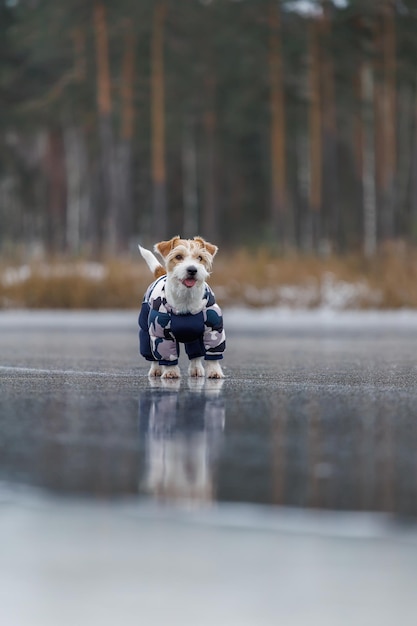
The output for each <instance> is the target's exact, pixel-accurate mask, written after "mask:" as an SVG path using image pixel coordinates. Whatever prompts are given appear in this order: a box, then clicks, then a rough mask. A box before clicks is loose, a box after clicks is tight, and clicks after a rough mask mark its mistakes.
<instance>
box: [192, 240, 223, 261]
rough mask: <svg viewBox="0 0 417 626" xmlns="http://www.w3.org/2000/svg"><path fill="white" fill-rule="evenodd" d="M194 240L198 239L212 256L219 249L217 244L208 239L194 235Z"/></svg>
mask: <svg viewBox="0 0 417 626" xmlns="http://www.w3.org/2000/svg"><path fill="white" fill-rule="evenodd" d="M194 241H197V242H198V243H199V244H200V246H201V247H202V248H205V249H206V250H207V251H208V253H209V254H211V256H212V257H214V256H215V254H216V252H217V250H218V247H217V246H215V245H213V244H212V243H209V242H208V241H205V240H204V239H203V238H202V237H194Z"/></svg>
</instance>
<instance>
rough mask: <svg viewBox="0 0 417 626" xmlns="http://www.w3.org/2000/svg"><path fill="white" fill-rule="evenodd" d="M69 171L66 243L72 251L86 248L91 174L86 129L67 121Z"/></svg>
mask: <svg viewBox="0 0 417 626" xmlns="http://www.w3.org/2000/svg"><path fill="white" fill-rule="evenodd" d="M64 144H65V162H66V171H67V223H66V244H67V249H68V251H69V252H70V253H71V254H78V253H79V252H81V251H82V250H83V244H84V243H85V237H86V234H87V228H88V222H89V217H90V209H91V198H90V193H91V191H90V174H89V164H88V158H87V147H86V144H85V140H84V135H83V132H82V130H81V129H80V128H77V126H75V125H74V124H71V123H67V125H66V128H65V132H64Z"/></svg>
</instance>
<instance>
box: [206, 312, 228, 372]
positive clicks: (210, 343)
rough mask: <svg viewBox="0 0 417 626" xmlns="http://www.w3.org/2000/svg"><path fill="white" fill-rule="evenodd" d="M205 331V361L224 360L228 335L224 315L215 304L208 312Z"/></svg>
mask: <svg viewBox="0 0 417 626" xmlns="http://www.w3.org/2000/svg"><path fill="white" fill-rule="evenodd" d="M204 323H205V330H204V348H205V350H206V354H205V357H204V358H205V359H206V360H207V361H210V360H212V361H214V360H217V359H222V358H223V352H224V350H225V348H226V335H225V332H224V329H223V315H222V311H221V308H220V307H219V305H218V304H216V303H214V304H212V305H211V306H210V307H208V308H207V310H206V319H205V322H204Z"/></svg>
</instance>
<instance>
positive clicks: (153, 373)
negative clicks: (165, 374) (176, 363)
mask: <svg viewBox="0 0 417 626" xmlns="http://www.w3.org/2000/svg"><path fill="white" fill-rule="evenodd" d="M161 375H162V366H161V365H159V363H158V361H152V363H151V367H150V369H149V372H148V376H150V377H151V378H158V377H159V376H161Z"/></svg>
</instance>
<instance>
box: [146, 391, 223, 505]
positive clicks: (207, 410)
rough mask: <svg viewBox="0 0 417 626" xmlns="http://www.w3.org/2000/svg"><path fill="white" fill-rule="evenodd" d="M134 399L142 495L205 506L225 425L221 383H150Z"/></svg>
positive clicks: (209, 499)
mask: <svg viewBox="0 0 417 626" xmlns="http://www.w3.org/2000/svg"><path fill="white" fill-rule="evenodd" d="M150 384H151V388H150V389H149V390H147V391H146V392H144V393H143V394H142V395H141V397H140V401H139V419H140V432H141V433H142V435H143V438H144V439H143V441H144V444H145V468H144V477H143V480H142V481H141V485H140V489H141V491H146V492H148V493H149V494H152V495H153V496H154V497H156V498H157V499H159V500H181V501H187V502H208V501H211V500H213V498H214V484H215V477H214V473H215V466H216V461H217V458H218V454H219V448H220V445H221V439H222V433H223V430H224V425H225V408H224V401H223V398H222V393H221V388H222V385H223V380H204V379H203V380H201V379H190V380H188V381H187V383H186V384H187V387H186V388H184V387H182V386H181V385H184V383H181V382H180V380H161V379H157V380H153V381H150Z"/></svg>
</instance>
